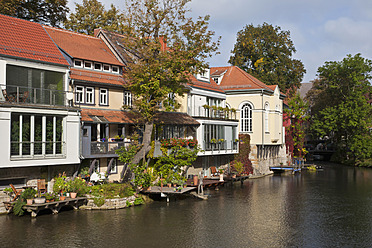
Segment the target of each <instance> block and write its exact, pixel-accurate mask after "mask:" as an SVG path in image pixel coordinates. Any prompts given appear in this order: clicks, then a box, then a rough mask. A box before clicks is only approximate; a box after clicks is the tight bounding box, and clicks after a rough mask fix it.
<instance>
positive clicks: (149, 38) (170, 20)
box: [123, 0, 219, 164]
mask: <svg viewBox="0 0 372 248" xmlns="http://www.w3.org/2000/svg"><path fill="white" fill-rule="evenodd" d="M188 2H190V0H173V1H169V0H143V1H138V0H128V1H127V2H126V3H127V7H126V13H125V14H124V16H125V22H124V29H123V31H124V35H123V37H124V38H123V39H124V41H123V44H126V49H127V50H128V51H130V53H131V54H132V58H131V60H130V61H127V66H126V68H125V69H126V72H125V73H124V77H125V79H126V81H127V82H128V87H129V90H130V91H131V92H132V93H133V94H134V95H135V96H136V100H135V106H136V110H137V111H138V112H139V114H140V115H141V117H142V119H143V121H144V134H143V144H142V147H141V149H140V150H139V152H138V153H137V154H136V155H135V156H134V158H133V160H132V163H133V164H138V163H139V162H140V160H141V159H145V157H146V154H147V153H148V152H149V151H150V150H151V140H152V133H153V126H154V120H153V117H154V116H155V114H156V113H157V112H158V111H159V110H160V107H161V103H162V102H163V101H165V100H166V99H167V98H168V94H174V95H179V96H181V95H183V94H184V93H186V92H187V83H189V82H190V79H191V77H190V75H192V74H196V73H198V72H201V71H202V70H204V69H205V68H206V67H207V66H208V65H207V63H206V62H205V59H206V58H207V57H210V56H212V54H213V53H214V52H216V50H217V47H218V43H219V40H218V41H216V42H214V41H213V40H212V38H213V36H214V32H212V31H209V30H208V22H209V16H205V17H199V18H198V19H197V20H196V21H194V20H193V19H192V18H188V17H186V14H187V12H188V9H187V8H186V4H187V3H188Z"/></svg>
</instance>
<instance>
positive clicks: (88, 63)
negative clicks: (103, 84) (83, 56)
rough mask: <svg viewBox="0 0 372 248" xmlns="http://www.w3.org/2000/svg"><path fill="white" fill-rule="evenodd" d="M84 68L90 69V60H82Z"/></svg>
mask: <svg viewBox="0 0 372 248" xmlns="http://www.w3.org/2000/svg"><path fill="white" fill-rule="evenodd" d="M84 68H86V69H92V62H89V61H84Z"/></svg>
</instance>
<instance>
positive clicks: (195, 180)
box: [193, 175, 198, 186]
mask: <svg viewBox="0 0 372 248" xmlns="http://www.w3.org/2000/svg"><path fill="white" fill-rule="evenodd" d="M193 182H194V185H195V186H196V185H198V176H197V175H194V177H193Z"/></svg>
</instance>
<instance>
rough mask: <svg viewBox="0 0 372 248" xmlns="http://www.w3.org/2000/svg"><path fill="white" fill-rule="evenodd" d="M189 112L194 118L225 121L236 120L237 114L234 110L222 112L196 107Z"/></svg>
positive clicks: (189, 109)
mask: <svg viewBox="0 0 372 248" xmlns="http://www.w3.org/2000/svg"><path fill="white" fill-rule="evenodd" d="M188 112H189V114H190V115H191V116H192V117H204V118H210V119H225V120H236V112H235V111H233V110H232V109H229V110H221V109H214V108H212V107H210V108H204V107H194V108H190V107H189V108H188Z"/></svg>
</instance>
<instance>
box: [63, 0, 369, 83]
mask: <svg viewBox="0 0 372 248" xmlns="http://www.w3.org/2000/svg"><path fill="white" fill-rule="evenodd" d="M74 2H77V3H81V2H82V1H81V0H75V1H73V0H70V1H69V4H68V5H69V7H70V10H71V11H73V12H74V9H75V5H74V4H73V3H74ZM101 2H102V3H103V4H104V5H105V7H106V9H108V8H109V7H110V5H111V4H114V5H115V6H116V7H118V8H119V9H123V8H124V4H123V2H124V1H123V0H101ZM189 7H190V9H191V13H190V14H191V16H193V17H198V16H205V15H210V17H211V20H210V29H211V30H213V31H215V32H216V36H221V45H220V47H219V52H220V53H221V54H219V55H216V56H214V57H213V58H211V59H210V60H209V63H210V66H226V65H229V64H228V63H227V62H228V60H229V58H230V56H231V55H232V54H231V50H232V49H233V48H234V44H235V42H236V34H237V33H238V31H240V30H242V29H243V28H244V27H245V25H249V24H253V25H254V26H258V25H262V24H263V23H264V22H266V23H268V24H272V25H273V26H279V27H280V28H281V30H288V31H290V38H291V40H292V41H293V43H294V46H295V48H296V50H297V52H296V53H295V54H294V55H293V58H295V59H299V60H301V61H302V63H303V64H304V66H305V69H306V71H307V72H306V74H305V76H304V78H303V82H304V83H306V82H310V81H311V80H313V79H315V78H316V73H317V69H318V67H320V66H322V65H324V63H325V62H326V61H341V60H342V59H343V58H345V57H346V55H347V54H351V55H355V54H357V53H361V54H362V57H364V58H368V59H371V58H372V1H371V0H352V1H351V0H338V1H335V0H260V1H253V0H193V1H192V2H191V3H189Z"/></svg>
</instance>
